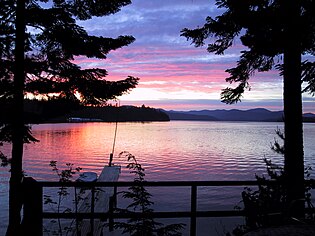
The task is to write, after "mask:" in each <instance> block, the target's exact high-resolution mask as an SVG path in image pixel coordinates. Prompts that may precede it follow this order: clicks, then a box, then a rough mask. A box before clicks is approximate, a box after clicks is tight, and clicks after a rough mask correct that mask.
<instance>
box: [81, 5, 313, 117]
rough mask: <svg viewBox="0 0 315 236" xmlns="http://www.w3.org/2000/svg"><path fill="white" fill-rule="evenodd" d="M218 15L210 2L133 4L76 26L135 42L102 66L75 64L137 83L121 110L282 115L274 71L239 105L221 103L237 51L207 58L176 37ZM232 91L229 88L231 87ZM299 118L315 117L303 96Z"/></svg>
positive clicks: (202, 50)
mask: <svg viewBox="0 0 315 236" xmlns="http://www.w3.org/2000/svg"><path fill="white" fill-rule="evenodd" d="M218 14H220V11H218V9H217V8H216V6H215V5H214V1H213V0H212V1H210V0H159V1H157V0H134V1H133V3H132V4H131V5H128V6H126V7H124V8H122V10H121V11H120V12H118V13H116V14H114V15H111V16H107V17H102V18H93V19H92V20H89V21H84V22H80V24H81V25H82V26H84V27H85V28H86V29H87V31H88V32H89V33H90V34H92V35H97V36H105V37H117V36H119V35H132V36H134V37H135V38H136V41H135V42H134V43H132V44H131V45H129V46H128V47H124V48H122V49H119V50H116V51H112V52H110V54H109V55H108V58H107V59H106V60H95V59H86V58H77V62H78V63H79V65H81V66H82V67H84V68H90V67H100V68H105V69H107V70H108V72H109V76H108V77H107V79H108V80H121V79H124V78H126V77H127V76H128V75H131V76H135V77H139V78H140V82H139V85H138V86H137V88H136V89H134V90H132V91H131V92H130V94H128V95H124V96H122V97H120V103H121V104H122V105H142V104H145V105H146V106H151V107H155V108H163V109H167V110H170V109H173V110H201V109H250V108H253V107H264V108H267V109H270V110H281V109H282V78H281V77H280V76H279V75H278V72H277V71H271V72H268V73H258V74H257V75H256V76H255V77H253V78H251V80H250V82H251V83H250V85H251V91H246V93H245V94H244V97H243V99H242V102H241V103H238V104H236V105H226V104H223V103H221V102H220V92H221V89H223V88H226V87H227V86H230V85H229V84H228V83H226V82H225V78H226V77H227V76H228V74H227V73H226V72H225V70H226V69H228V68H231V67H233V66H235V63H236V61H237V60H238V58H239V54H240V53H239V52H240V50H242V49H244V48H242V46H241V45H240V44H239V42H238V41H235V45H234V46H233V47H232V48H231V49H230V50H229V51H227V52H226V53H225V54H224V55H220V56H218V55H214V54H209V53H208V52H207V51H206V46H205V47H202V48H195V47H194V45H192V44H191V42H190V41H187V40H186V38H184V37H181V36H180V31H181V30H182V29H183V28H185V27H187V28H196V27H197V26H202V25H203V24H204V22H205V18H206V17H207V16H208V15H210V16H216V15H218ZM232 86H233V85H232ZM303 100H304V103H303V105H304V112H315V106H314V101H315V98H314V97H311V96H310V95H308V94H305V95H304V99H303Z"/></svg>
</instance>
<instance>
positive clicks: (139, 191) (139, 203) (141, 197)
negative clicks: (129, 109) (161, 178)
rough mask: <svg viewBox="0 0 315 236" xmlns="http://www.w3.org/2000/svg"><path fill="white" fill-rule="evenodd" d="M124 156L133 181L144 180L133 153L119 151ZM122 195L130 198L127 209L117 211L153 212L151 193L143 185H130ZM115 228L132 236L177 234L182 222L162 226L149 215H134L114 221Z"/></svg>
mask: <svg viewBox="0 0 315 236" xmlns="http://www.w3.org/2000/svg"><path fill="white" fill-rule="evenodd" d="M121 156H123V157H126V158H127V160H128V162H129V163H128V164H127V168H128V169H129V170H130V173H131V174H133V175H134V182H136V183H141V182H145V179H144V177H145V173H144V169H143V168H142V166H141V164H139V163H138V162H137V160H136V158H135V156H134V155H132V154H130V153H128V152H122V153H120V157H121ZM121 194H122V196H123V197H124V198H127V199H130V200H131V203H130V204H129V205H128V207H127V209H117V211H118V212H141V213H147V214H150V213H151V212H153V209H152V208H151V206H152V205H153V204H154V203H153V202H152V201H151V200H150V198H151V196H152V195H151V194H150V193H149V192H148V191H147V190H146V188H145V187H144V186H141V185H139V186H137V185H135V186H131V187H129V188H128V191H123V192H122V193H121ZM114 227H115V228H116V229H122V233H123V234H128V235H132V236H153V235H157V236H171V235H172V236H178V235H181V233H180V231H181V230H182V229H183V227H184V225H183V224H171V225H166V226H164V225H163V224H162V223H159V222H157V221H155V220H154V219H153V218H151V217H135V218H131V219H128V220H127V222H115V223H114Z"/></svg>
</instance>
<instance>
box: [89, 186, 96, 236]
mask: <svg viewBox="0 0 315 236" xmlns="http://www.w3.org/2000/svg"><path fill="white" fill-rule="evenodd" d="M91 191H92V192H91V194H92V196H91V214H92V215H91V219H90V224H91V235H93V234H94V208H95V186H94V185H93V186H92V189H91Z"/></svg>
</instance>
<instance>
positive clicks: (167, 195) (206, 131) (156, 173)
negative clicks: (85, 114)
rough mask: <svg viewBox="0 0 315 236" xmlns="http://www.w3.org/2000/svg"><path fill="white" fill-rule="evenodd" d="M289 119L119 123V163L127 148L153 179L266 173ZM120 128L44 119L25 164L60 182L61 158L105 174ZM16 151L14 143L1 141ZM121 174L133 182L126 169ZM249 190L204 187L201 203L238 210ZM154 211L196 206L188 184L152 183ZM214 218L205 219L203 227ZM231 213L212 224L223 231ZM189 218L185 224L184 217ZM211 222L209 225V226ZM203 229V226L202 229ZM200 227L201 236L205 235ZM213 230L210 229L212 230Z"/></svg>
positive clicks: (0, 216) (307, 137)
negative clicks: (274, 144)
mask: <svg viewBox="0 0 315 236" xmlns="http://www.w3.org/2000/svg"><path fill="white" fill-rule="evenodd" d="M277 128H280V129H281V128H283V124H282V123H256V122H198V121H171V122H153V123H119V124H118V131H117V139H116V145H115V153H114V156H115V157H114V163H115V164H119V165H121V166H122V167H124V166H126V160H125V159H124V158H118V154H119V153H120V152H122V151H128V152H130V153H132V154H133V155H135V156H136V158H137V160H138V162H140V163H141V164H142V165H143V167H144V168H145V172H146V179H147V180H164V181H165V180H253V179H254V178H255V174H259V175H261V174H264V173H266V171H265V164H264V162H263V158H268V159H272V160H273V162H275V163H277V164H281V163H282V162H283V160H282V156H280V155H277V154H275V153H273V152H272V151H271V149H270V146H271V143H272V142H273V141H274V139H275V138H276V134H275V130H276V129H277ZM114 132H115V124H114V123H69V124H41V125H34V126H33V134H34V136H35V137H36V138H37V139H39V140H40V142H39V143H35V144H29V145H26V146H25V151H24V170H25V172H26V174H27V175H28V176H32V177H34V178H36V179H38V180H56V179H57V178H56V176H55V174H54V173H53V172H52V171H51V168H50V167H49V162H50V161H51V160H55V161H57V163H58V167H59V168H60V169H64V168H65V164H66V163H68V162H70V163H73V164H74V165H75V166H80V167H82V168H83V171H94V172H97V173H100V172H101V170H102V168H103V166H104V165H106V164H107V163H108V158H109V153H110V152H111V151H112V147H113V139H114ZM314 143H315V124H304V146H305V162H306V165H308V166H311V167H313V169H314V170H315V168H314V167H315V145H314ZM1 148H2V149H3V150H4V152H5V153H10V146H8V145H5V146H3V147H1ZM312 174H313V173H312ZM8 179H9V173H8V168H0V204H1V208H0V235H4V232H5V228H6V224H7V218H8V216H7V211H8ZM120 180H124V181H132V178H131V176H130V175H129V172H128V170H127V169H126V168H122V174H121V177H120ZM242 189H243V188H238V189H237V188H231V189H223V188H218V187H216V188H213V187H212V188H209V187H207V188H206V187H201V188H198V209H202V210H214V209H227V210H231V209H233V207H234V206H235V205H236V204H238V202H239V201H240V192H241V191H242ZM150 192H151V193H153V200H154V202H155V209H158V210H189V200H190V196H189V189H185V188H172V189H171V190H167V191H166V190H164V189H163V190H161V189H150ZM207 220H208V221H211V220H212V219H202V220H199V221H200V222H198V223H199V224H201V225H205V224H207V223H206V222H207ZM228 221H229V219H227V220H226V221H225V220H224V219H219V220H217V221H215V223H213V224H212V226H211V227H216V231H218V235H223V234H222V233H220V232H222V231H224V228H225V227H226V225H228V224H230V223H229V222H228ZM184 223H186V222H184ZM209 227H210V226H209ZM202 232H204V229H203V230H202ZM202 232H201V231H200V232H198V235H203V233H202ZM205 235H209V234H205Z"/></svg>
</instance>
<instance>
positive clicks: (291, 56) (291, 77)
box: [283, 0, 305, 217]
mask: <svg viewBox="0 0 315 236" xmlns="http://www.w3.org/2000/svg"><path fill="white" fill-rule="evenodd" d="M286 13H287V14H286V16H287V17H286V18H287V19H286V20H287V21H286V22H287V29H286V38H285V40H286V44H285V45H286V47H285V51H284V76H283V81H284V94H283V100H284V126H285V128H284V131H285V142H284V148H285V153H284V162H285V164H284V171H285V177H286V183H287V185H286V186H287V203H288V204H289V207H290V208H289V210H291V213H292V215H293V216H296V217H303V216H304V197H305V188H304V153H303V122H302V92H301V45H300V39H299V36H300V34H299V16H300V8H299V4H298V1H295V0H289V1H286Z"/></svg>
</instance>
